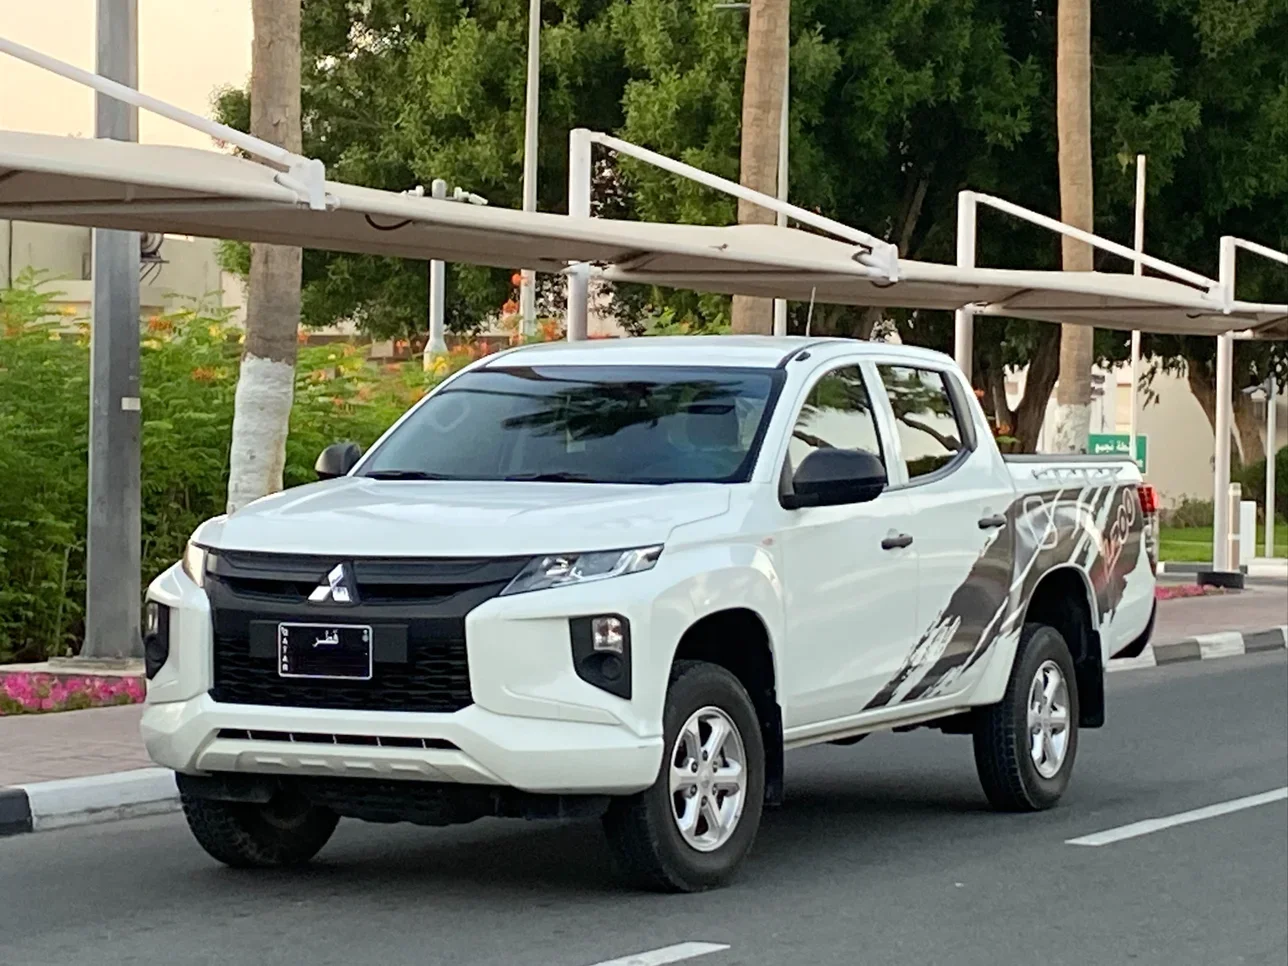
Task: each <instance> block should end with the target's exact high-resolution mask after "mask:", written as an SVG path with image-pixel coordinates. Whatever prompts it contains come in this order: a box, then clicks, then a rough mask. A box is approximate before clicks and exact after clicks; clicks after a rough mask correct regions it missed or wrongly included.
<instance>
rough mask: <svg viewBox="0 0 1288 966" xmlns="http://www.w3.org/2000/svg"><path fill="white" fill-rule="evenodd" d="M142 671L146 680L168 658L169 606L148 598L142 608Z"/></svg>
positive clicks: (150, 677) (159, 668)
mask: <svg viewBox="0 0 1288 966" xmlns="http://www.w3.org/2000/svg"><path fill="white" fill-rule="evenodd" d="M142 637H143V673H144V674H145V675H146V676H147V678H148V680H149V681H150V680H152V679H153V678H154V677H156V676H157V672H159V671H160V670H161V668H162V667H163V666H164V665H165V662H166V661H168V660H169V659H170V608H169V607H167V606H165V604H158V603H157V602H156V601H155V600H150V601H148V602H147V604H146V605H145V606H144V608H143V634H142Z"/></svg>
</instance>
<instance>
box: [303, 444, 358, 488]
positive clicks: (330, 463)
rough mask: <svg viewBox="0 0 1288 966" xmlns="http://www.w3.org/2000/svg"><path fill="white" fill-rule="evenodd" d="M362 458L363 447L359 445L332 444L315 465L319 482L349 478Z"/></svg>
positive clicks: (314, 468)
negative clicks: (343, 477) (342, 477)
mask: <svg viewBox="0 0 1288 966" xmlns="http://www.w3.org/2000/svg"><path fill="white" fill-rule="evenodd" d="M361 458H362V447H361V446H359V445H358V444H357V443H332V444H331V445H330V446H328V447H327V448H326V449H324V450H323V451H322V455H321V456H319V457H318V461H317V462H316V463H314V464H313V470H314V472H316V473H317V475H318V479H319V480H334V479H335V478H336V477H339V476H348V475H349V471H350V470H351V469H353V468H354V467H355V466H357V465H358V460H360V459H361Z"/></svg>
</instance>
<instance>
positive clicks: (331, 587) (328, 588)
mask: <svg viewBox="0 0 1288 966" xmlns="http://www.w3.org/2000/svg"><path fill="white" fill-rule="evenodd" d="M309 600H310V601H311V602H312V603H314V604H325V603H327V602H328V601H329V602H331V603H335V604H356V603H357V602H358V590H357V587H355V586H354V582H353V571H352V569H351V568H350V567H349V565H348V564H336V565H335V568H334V569H333V570H332V571H331V572H330V573H329V574H327V575H326V581H325V582H323V583H320V584H318V585H317V587H316V588H314V590H313V593H311V594H309Z"/></svg>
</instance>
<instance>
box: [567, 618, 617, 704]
mask: <svg viewBox="0 0 1288 966" xmlns="http://www.w3.org/2000/svg"><path fill="white" fill-rule="evenodd" d="M568 630H569V636H570V637H571V640H572V664H573V667H574V668H575V669H576V671H577V676H578V677H579V678H581V679H582V680H583V681H585V682H586V683H587V684H593V685H594V686H595V687H597V688H600V689H601V690H604V691H607V692H608V693H609V694H615V695H617V696H618V697H619V698H626V699H628V700H629V699H630V696H631V622H630V621H628V620H627V619H626V618H625V617H621V616H619V615H617V614H597V615H595V616H593V617H574V618H573V619H572V620H570V621H569V622H568Z"/></svg>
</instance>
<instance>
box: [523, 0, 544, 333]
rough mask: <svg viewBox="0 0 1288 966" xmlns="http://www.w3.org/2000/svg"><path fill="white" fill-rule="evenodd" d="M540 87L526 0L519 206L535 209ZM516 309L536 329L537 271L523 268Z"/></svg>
mask: <svg viewBox="0 0 1288 966" xmlns="http://www.w3.org/2000/svg"><path fill="white" fill-rule="evenodd" d="M540 89H541V0H529V3H528V98H527V105H526V107H525V109H524V114H523V210H524V211H536V210H537V130H538V125H537V121H538V118H539V115H540V110H539V105H540V100H541V97H540ZM519 311H520V313H521V316H522V319H523V331H524V334H525V335H532V334H534V333H535V332H536V331H537V274H536V272H533V271H531V270H529V269H525V270H524V271H523V283H522V285H521V286H520V288H519Z"/></svg>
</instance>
